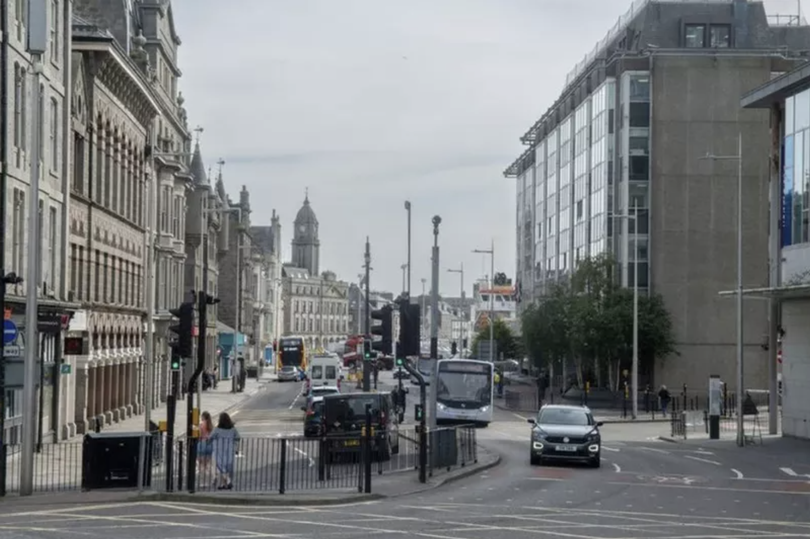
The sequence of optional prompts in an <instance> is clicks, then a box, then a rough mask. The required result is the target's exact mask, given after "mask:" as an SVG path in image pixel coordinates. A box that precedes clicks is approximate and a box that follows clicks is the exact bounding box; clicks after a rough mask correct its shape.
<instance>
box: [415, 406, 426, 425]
mask: <svg viewBox="0 0 810 539" xmlns="http://www.w3.org/2000/svg"><path fill="white" fill-rule="evenodd" d="M423 412H424V411H423V410H422V405H421V404H415V405H414V406H413V420H414V421H422V413H423Z"/></svg>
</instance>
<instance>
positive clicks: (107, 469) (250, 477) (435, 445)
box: [6, 426, 478, 494]
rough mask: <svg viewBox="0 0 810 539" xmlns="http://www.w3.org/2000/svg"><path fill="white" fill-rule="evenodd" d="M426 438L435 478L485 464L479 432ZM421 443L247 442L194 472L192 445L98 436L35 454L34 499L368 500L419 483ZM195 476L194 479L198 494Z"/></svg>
mask: <svg viewBox="0 0 810 539" xmlns="http://www.w3.org/2000/svg"><path fill="white" fill-rule="evenodd" d="M426 438H427V440H428V445H427V463H426V464H427V466H426V468H427V474H428V475H429V476H430V475H437V474H441V473H444V472H446V471H449V470H452V469H454V468H458V467H463V466H466V465H467V464H472V463H475V462H477V461H478V448H477V435H476V429H475V428H474V427H472V426H457V427H448V428H439V429H434V430H432V431H429V432H428V433H427V437H426ZM419 439H420V437H419V433H418V432H417V431H416V430H415V429H414V427H407V428H404V427H401V428H400V429H399V431H398V432H391V433H386V434H383V435H380V434H378V433H374V435H373V436H368V437H364V436H361V437H356V436H355V437H348V436H347V437H329V438H328V439H320V438H303V437H276V436H263V437H262V436H251V437H243V438H242V439H241V440H239V441H238V442H237V443H235V444H233V445H232V446H231V447H227V444H226V445H225V446H221V447H219V446H217V445H216V444H214V452H213V454H212V455H210V456H206V455H198V456H197V458H195V459H194V462H193V468H191V469H190V468H189V453H194V454H196V453H197V451H196V449H197V448H196V447H195V448H194V451H190V447H189V440H187V439H186V438H179V439H175V440H172V441H171V442H169V441H168V440H167V439H166V437H165V436H164V435H160V434H159V435H157V436H149V435H147V436H144V434H143V433H123V432H118V433H116V432H107V433H103V435H100V434H91V435H88V436H85V438H84V440H82V441H77V442H73V441H70V442H60V443H51V444H45V445H43V446H42V447H41V448H40V451H38V452H37V453H35V454H34V477H33V488H34V491H35V492H57V491H71V490H98V489H106V488H123V489H139V488H140V489H143V490H153V491H164V492H165V491H174V492H179V491H188V490H191V491H193V492H211V491H218V490H226V491H236V492H254V493H280V494H284V493H287V492H293V491H316V490H354V491H358V492H364V491H367V490H368V489H367V487H368V486H369V485H371V484H373V477H374V476H386V475H391V474H401V475H402V476H403V480H413V479H414V478H415V477H416V474H417V470H418V467H419V453H420V451H419V450H420V445H419ZM142 440H143V441H142ZM191 443H192V444H196V443H197V441H196V440H192V441H191ZM6 450H7V451H8V453H7V454H9V455H10V456H9V457H8V458H7V480H6V490H7V492H12V493H13V492H19V490H20V472H21V460H20V452H19V450H18V448H17V447H6ZM12 452H13V454H12ZM169 457H170V458H169ZM189 472H192V473H193V488H191V487H192V485H191V484H190V482H189ZM141 474H142V475H141ZM411 476H412V477H411ZM139 477H140V480H139Z"/></svg>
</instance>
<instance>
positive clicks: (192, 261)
mask: <svg viewBox="0 0 810 539" xmlns="http://www.w3.org/2000/svg"><path fill="white" fill-rule="evenodd" d="M197 131H198V133H199V132H201V129H197ZM190 172H191V177H192V181H193V184H192V188H191V190H190V192H189V194H188V201H187V206H186V230H185V232H186V259H185V271H184V276H183V282H184V287H183V290H184V291H188V290H197V291H201V290H204V291H205V292H206V293H207V294H210V295H212V296H214V297H217V295H218V294H219V264H218V260H219V236H220V232H221V230H222V222H223V220H225V219H227V218H228V216H227V215H223V210H224V209H225V204H224V202H223V200H222V198H220V196H219V193H218V192H217V190H216V188H215V186H213V185H211V180H210V178H209V173H208V172H207V171H206V168H205V162H204V160H203V157H202V152H201V150H200V142H199V139H198V140H197V142H196V143H195V145H194V155H193V156H192V158H191V165H190ZM221 179H222V165H221V163H220V165H219V171H218V172H217V181H218V182H221ZM218 305H219V304H214V305H209V306H208V312H207V320H206V339H205V342H206V344H205V351H206V359H205V368H206V369H213V367H214V364H215V362H216V357H217V310H218ZM198 323H199V322H198ZM195 357H196V356H195ZM195 367H196V361H190V362H187V363H186V368H185V372H184V376H185V379H186V380H189V379H190V378H191V374H192V373H193V372H194V368H195Z"/></svg>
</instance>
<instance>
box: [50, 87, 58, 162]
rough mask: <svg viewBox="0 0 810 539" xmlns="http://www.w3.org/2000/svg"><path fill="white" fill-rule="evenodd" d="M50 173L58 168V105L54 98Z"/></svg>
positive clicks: (52, 102)
mask: <svg viewBox="0 0 810 539" xmlns="http://www.w3.org/2000/svg"><path fill="white" fill-rule="evenodd" d="M50 121H51V125H50V137H51V171H52V172H56V171H57V170H58V168H59V103H57V101H56V98H54V97H52V98H51V118H50Z"/></svg>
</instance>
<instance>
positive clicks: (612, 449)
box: [602, 445, 619, 453]
mask: <svg viewBox="0 0 810 539" xmlns="http://www.w3.org/2000/svg"><path fill="white" fill-rule="evenodd" d="M602 449H605V450H607V451H613V452H614V453H618V452H619V450H618V449H616V448H615V447H608V446H606V445H603V446H602Z"/></svg>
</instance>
